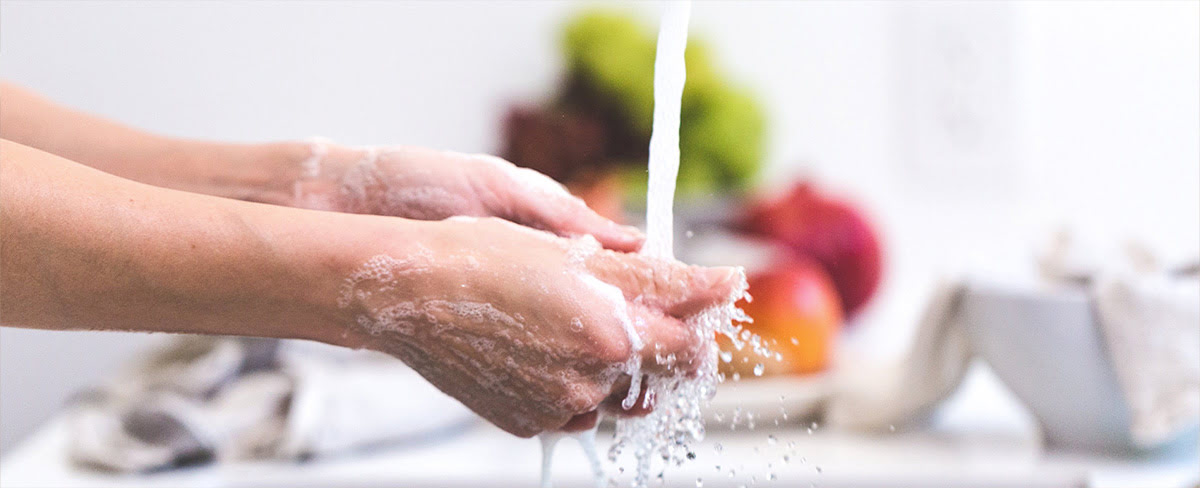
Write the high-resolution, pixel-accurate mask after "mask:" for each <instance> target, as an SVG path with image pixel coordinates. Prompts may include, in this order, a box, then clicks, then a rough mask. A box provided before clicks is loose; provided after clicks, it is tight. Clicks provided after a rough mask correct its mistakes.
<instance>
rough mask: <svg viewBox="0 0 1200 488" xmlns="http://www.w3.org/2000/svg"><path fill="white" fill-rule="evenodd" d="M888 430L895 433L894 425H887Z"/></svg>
mask: <svg viewBox="0 0 1200 488" xmlns="http://www.w3.org/2000/svg"><path fill="white" fill-rule="evenodd" d="M888 430H889V431H892V432H895V431H896V426H895V425H888Z"/></svg>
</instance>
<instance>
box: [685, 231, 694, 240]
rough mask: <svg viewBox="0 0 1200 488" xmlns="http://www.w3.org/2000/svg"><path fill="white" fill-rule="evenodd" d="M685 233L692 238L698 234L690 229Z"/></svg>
mask: <svg viewBox="0 0 1200 488" xmlns="http://www.w3.org/2000/svg"><path fill="white" fill-rule="evenodd" d="M683 235H685V236H687V238H688V239H691V238H693V237H695V236H696V233H695V232H692V231H690V230H689V231H687V232H685V233H684V234H683Z"/></svg>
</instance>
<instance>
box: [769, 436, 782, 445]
mask: <svg viewBox="0 0 1200 488" xmlns="http://www.w3.org/2000/svg"><path fill="white" fill-rule="evenodd" d="M777 442H779V439H778V438H776V437H775V435H774V434H771V435H768V436H767V444H770V445H772V446H774V445H775V443H777Z"/></svg>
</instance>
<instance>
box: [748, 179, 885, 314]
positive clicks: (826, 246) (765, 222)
mask: <svg viewBox="0 0 1200 488" xmlns="http://www.w3.org/2000/svg"><path fill="white" fill-rule="evenodd" d="M742 228H743V229H744V230H747V231H749V232H751V233H755V234H760V235H764V236H766V237H769V238H771V239H775V240H778V241H780V242H782V243H784V244H786V245H787V246H788V247H790V248H791V249H792V250H793V251H794V252H795V253H796V254H798V255H801V256H808V257H811V258H813V259H815V260H817V261H819V262H820V263H821V265H822V266H824V267H825V270H826V271H828V272H829V277H830V278H832V279H833V284H834V286H836V287H837V290H838V294H839V295H840V296H841V300H842V309H843V310H845V312H846V315H847V316H853V315H854V314H855V313H857V312H858V311H859V310H861V309H862V307H863V306H864V305H866V303H867V301H868V300H870V299H871V296H872V295H874V294H875V290H876V289H877V288H878V287H879V282H880V279H881V278H882V273H883V255H882V251H881V250H880V246H879V238H878V236H877V235H876V233H875V230H874V228H873V226H872V225H871V224H870V222H869V221H868V220H867V219H866V218H865V217H864V216H863V215H862V213H861V212H860V211H859V210H857V209H856V208H854V206H853V205H851V204H849V203H847V202H845V201H842V200H839V199H837V198H833V197H830V196H827V195H823V194H821V193H818V192H817V191H816V190H815V189H814V188H813V186H812V185H811V184H809V183H807V182H802V183H799V184H797V185H796V186H795V187H793V188H792V190H791V191H790V192H788V193H786V194H785V195H783V196H782V197H780V198H777V199H772V200H766V201H762V202H759V203H757V204H755V205H753V206H752V207H751V208H750V210H749V212H747V214H746V215H745V217H744V220H743V221H742Z"/></svg>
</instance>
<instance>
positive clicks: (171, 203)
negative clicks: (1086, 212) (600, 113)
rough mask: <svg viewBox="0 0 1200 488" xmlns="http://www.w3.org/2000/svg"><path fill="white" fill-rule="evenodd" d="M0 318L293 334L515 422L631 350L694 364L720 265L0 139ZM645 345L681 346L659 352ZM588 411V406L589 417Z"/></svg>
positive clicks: (615, 376) (577, 392)
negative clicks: (157, 175)
mask: <svg viewBox="0 0 1200 488" xmlns="http://www.w3.org/2000/svg"><path fill="white" fill-rule="evenodd" d="M0 181H2V182H3V184H0V209H2V211H0V323H3V324H4V325H11V326H20V327H31V328H41V329H115V330H134V331H162V332H189V333H201V334H229V335H250V336H262V337H280V338H298V339H310V340H318V341H323V342H327V343H330V344H335V345H341V346H346V347H365V348H369V349H374V350H379V351H383V352H386V353H389V354H392V355H393V356H395V357H398V358H400V359H401V360H403V361H405V362H406V363H408V364H409V365H411V366H412V367H413V368H414V369H416V370H417V371H418V372H420V373H421V374H422V375H423V376H424V377H425V378H427V379H429V380H430V381H431V382H432V383H433V384H434V385H436V386H437V387H439V388H440V389H442V390H443V391H445V392H446V393H448V394H450V395H451V396H454V397H455V398H457V399H459V400H460V401H462V402H463V403H464V404H466V405H467V406H468V407H470V408H472V409H473V410H475V411H476V412H477V413H479V414H480V415H481V416H483V417H484V418H486V419H488V420H490V421H492V422H493V423H495V424H496V425H498V426H500V427H501V428H503V429H505V430H507V431H509V432H512V433H514V434H517V435H522V436H530V435H534V434H536V433H538V432H541V431H544V430H552V429H559V428H563V427H564V426H568V424H569V423H570V422H571V421H572V419H575V418H580V417H587V416H588V415H590V413H591V412H594V411H595V410H596V409H597V408H600V407H601V406H602V405H608V404H611V401H610V399H611V398H614V397H619V395H620V394H621V392H620V390H621V387H622V385H623V380H627V379H628V378H622V377H621V374H622V369H621V368H622V365H624V364H625V361H626V360H627V358H628V357H629V355H630V354H631V352H632V348H631V344H630V343H629V341H628V339H627V336H626V335H625V331H624V328H623V327H622V323H630V322H632V323H634V324H636V328H637V330H638V333H639V336H640V337H641V338H642V339H643V340H644V341H645V342H646V344H647V347H646V348H644V349H643V355H644V356H645V357H643V361H644V363H645V364H646V367H647V368H651V369H653V368H660V369H682V370H684V371H686V370H688V369H690V368H692V367H693V365H692V364H691V362H690V361H689V357H690V355H689V353H690V352H692V351H695V350H697V348H698V346H699V344H701V342H702V341H704V340H711V338H700V337H696V336H695V334H694V333H692V331H690V330H688V329H687V327H686V326H685V325H684V321H683V319H684V318H686V317H688V316H690V315H691V314H694V313H697V312H698V311H700V310H702V309H704V308H706V307H708V306H710V305H713V304H719V303H727V302H728V301H730V300H731V299H733V298H734V294H736V293H737V292H738V291H739V290H737V289H736V288H737V280H736V277H735V273H734V272H733V271H732V270H729V269H714V268H697V267H691V266H685V265H683V264H680V263H677V262H666V261H657V260H653V259H650V258H646V257H644V256H639V255H635V254H624V253H619V252H614V251H609V250H604V249H600V246H599V244H598V243H596V242H595V241H594V240H590V238H583V239H566V238H561V237H556V236H554V235H553V234H550V233H547V232H542V231H538V230H533V229H530V228H528V227H522V226H519V225H516V224H513V223H510V222H506V221H503V220H499V219H494V218H482V219H479V218H455V219H449V220H445V221H438V222H430V221H416V220H407V219H402V218H396V217H384V216H371V215H359V214H346V213H337V212H321V211H313V210H303V209H295V208H288V207H282V206H276V205H264V204H259V203H250V202H241V201H236V200H231V199H225V198H217V197H211V196H206V195H199V194H195V193H189V192H182V191H177V190H170V189H164V188H158V187H154V186H150V185H146V184H141V183H136V182H133V181H129V180H125V179H122V178H118V177H116V176H112V175H109V174H106V173H103V172H100V171H97V170H94V169H91V168H87V167H85V166H82V165H79V164H76V163H73V162H71V161H67V160H65V159H63V158H60V157H58V156H55V155H52V154H49V153H46V152H43V151H40V150H37V149H34V148H30V147H27V146H23V145H20V144H17V143H15V142H11V141H7V140H0ZM660 354H664V355H672V356H674V357H677V358H679V359H678V361H677V362H675V363H672V364H658V363H657V362H656V361H657V357H658V355H660ZM593 418H594V417H593Z"/></svg>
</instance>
